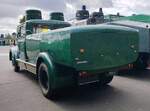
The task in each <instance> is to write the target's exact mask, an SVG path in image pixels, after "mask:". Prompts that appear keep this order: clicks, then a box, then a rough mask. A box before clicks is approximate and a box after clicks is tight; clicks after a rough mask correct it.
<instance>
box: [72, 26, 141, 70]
mask: <svg viewBox="0 0 150 111" xmlns="http://www.w3.org/2000/svg"><path fill="white" fill-rule="evenodd" d="M71 37H72V38H71V47H72V50H71V51H72V57H73V61H74V66H75V67H76V68H77V69H78V70H103V69H112V68H117V67H120V66H123V65H127V64H129V63H132V62H134V61H136V59H137V57H138V41H139V40H138V32H137V31H136V30H133V29H131V28H125V27H112V26H110V27H109V26H108V27H107V26H103V25H99V26H96V27H93V28H92V29H84V31H80V32H77V33H73V34H72V36H71ZM132 47H133V48H132ZM80 49H84V53H81V52H80Z"/></svg>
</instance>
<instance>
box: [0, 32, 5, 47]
mask: <svg viewBox="0 0 150 111" xmlns="http://www.w3.org/2000/svg"><path fill="white" fill-rule="evenodd" d="M1 45H5V38H4V34H1V35H0V46H1Z"/></svg>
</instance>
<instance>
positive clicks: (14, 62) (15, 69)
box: [12, 57, 20, 72]
mask: <svg viewBox="0 0 150 111" xmlns="http://www.w3.org/2000/svg"><path fill="white" fill-rule="evenodd" d="M12 65H13V67H14V71H15V72H20V66H19V65H18V63H17V61H16V59H15V57H14V58H12Z"/></svg>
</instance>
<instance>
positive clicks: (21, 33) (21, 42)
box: [17, 24, 27, 61]
mask: <svg viewBox="0 0 150 111" xmlns="http://www.w3.org/2000/svg"><path fill="white" fill-rule="evenodd" d="M25 39H26V37H25V24H22V25H20V26H18V28H17V40H18V48H19V53H20V59H22V60H25V61H26V60H27V55H26V47H25Z"/></svg>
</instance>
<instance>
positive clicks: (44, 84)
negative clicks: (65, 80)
mask: <svg viewBox="0 0 150 111" xmlns="http://www.w3.org/2000/svg"><path fill="white" fill-rule="evenodd" d="M38 81H39V85H40V88H41V91H42V93H43V95H44V96H45V97H46V98H48V99H55V98H56V94H55V90H54V89H52V87H51V85H52V84H51V81H50V77H49V73H48V67H47V65H46V64H44V63H41V64H40V66H39V68H38Z"/></svg>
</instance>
